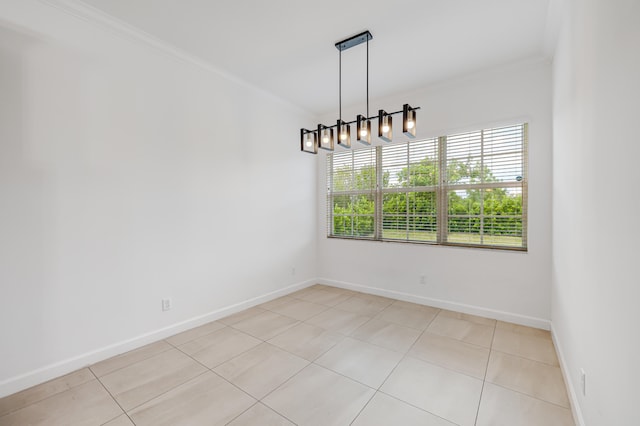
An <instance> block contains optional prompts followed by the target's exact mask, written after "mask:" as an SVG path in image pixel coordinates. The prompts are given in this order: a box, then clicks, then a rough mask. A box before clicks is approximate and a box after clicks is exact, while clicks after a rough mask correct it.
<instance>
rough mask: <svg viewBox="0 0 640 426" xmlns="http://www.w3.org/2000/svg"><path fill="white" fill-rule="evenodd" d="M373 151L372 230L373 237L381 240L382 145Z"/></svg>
mask: <svg viewBox="0 0 640 426" xmlns="http://www.w3.org/2000/svg"><path fill="white" fill-rule="evenodd" d="M375 153H376V163H375V164H376V167H375V170H376V188H375V191H376V192H375V194H374V200H375V201H374V208H373V213H374V225H373V232H374V239H376V240H381V239H382V226H383V225H382V204H383V195H382V188H383V186H384V181H383V173H382V147H380V146H376V147H375Z"/></svg>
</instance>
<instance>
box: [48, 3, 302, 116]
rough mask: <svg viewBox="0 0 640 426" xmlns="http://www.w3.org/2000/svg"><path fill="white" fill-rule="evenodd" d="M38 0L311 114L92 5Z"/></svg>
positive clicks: (119, 35) (123, 37)
mask: <svg viewBox="0 0 640 426" xmlns="http://www.w3.org/2000/svg"><path fill="white" fill-rule="evenodd" d="M38 1H39V2H40V3H42V4H45V5H47V6H50V7H53V8H55V9H58V10H60V11H61V12H64V13H66V14H68V15H72V16H74V17H76V18H78V19H80V20H82V21H84V22H86V23H88V24H90V25H92V26H94V27H96V28H99V29H101V30H105V31H108V32H110V33H111V34H114V35H115V36H117V37H120V38H122V39H125V40H128V41H130V42H133V43H137V44H138V45H142V46H144V47H147V48H150V49H152V50H155V51H157V52H160V53H163V54H165V55H168V56H170V57H173V58H175V59H178V60H179V61H181V62H184V63H187V64H190V65H195V66H196V67H199V68H201V69H204V70H206V71H208V72H211V73H214V74H217V75H218V76H220V77H223V78H225V79H227V80H229V81H231V82H233V83H235V84H238V85H240V86H242V87H245V88H249V89H252V90H255V91H258V92H260V93H262V94H264V95H266V96H268V97H270V98H272V99H274V100H276V101H278V102H281V103H283V104H286V105H288V106H290V107H292V108H295V109H296V110H299V111H302V112H304V113H305V114H307V115H310V116H314V114H313V113H312V112H310V111H309V110H307V109H305V108H303V107H301V106H300V105H296V104H294V103H293V102H291V101H288V100H286V99H283V98H281V97H279V96H278V95H276V94H274V93H272V92H269V91H267V90H265V89H263V88H262V87H259V86H256V85H254V84H252V83H250V82H248V81H246V80H244V79H242V78H239V77H238V76H236V75H234V74H231V73H229V72H228V71H225V70H223V69H221V68H219V67H217V66H215V65H213V64H212V63H210V62H208V61H205V60H203V59H202V58H200V57H199V56H196V55H193V54H190V53H188V52H186V51H185V50H183V49H181V48H179V47H176V46H174V45H172V44H170V43H167V42H166V41H164V40H161V39H159V38H158V37H155V36H153V35H151V34H149V33H147V32H145V31H143V30H141V29H139V28H137V27H135V26H133V25H131V24H128V23H126V22H125V21H123V20H121V19H118V18H116V17H114V16H112V15H109V14H108V13H106V12H103V11H102V10H100V9H98V8H96V7H94V6H91V5H88V4H86V3H84V2H83V1H81V0H38Z"/></svg>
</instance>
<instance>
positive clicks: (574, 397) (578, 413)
mask: <svg viewBox="0 0 640 426" xmlns="http://www.w3.org/2000/svg"><path fill="white" fill-rule="evenodd" d="M551 338H552V339H553V345H554V346H555V348H556V353H557V354H558V361H560V371H562V378H563V379H564V383H565V385H566V386H567V391H568V393H569V402H570V403H571V412H572V413H573V420H574V421H575V422H576V426H585V422H584V417H583V416H582V410H581V409H580V404H579V403H578V393H577V392H576V388H575V386H574V385H573V380H571V376H570V375H569V374H568V371H569V367H568V365H567V359H566V358H565V357H564V352H563V351H562V345H561V344H560V342H559V341H558V337H557V335H556V331H555V329H554V328H553V322H552V323H551Z"/></svg>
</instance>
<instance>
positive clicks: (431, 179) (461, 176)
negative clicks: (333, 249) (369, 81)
mask: <svg viewBox="0 0 640 426" xmlns="http://www.w3.org/2000/svg"><path fill="white" fill-rule="evenodd" d="M526 131H527V125H526V124H520V125H515V126H506V127H501V128H493V129H484V130H479V131H474V132H466V133H459V134H454V135H449V136H445V137H441V138H432V139H426V140H421V141H412V142H409V143H401V144H394V145H384V146H378V147H371V148H364V149H358V150H350V151H343V152H335V153H332V154H329V155H328V156H327V188H328V191H327V208H328V211H327V220H328V223H327V227H328V235H329V236H331V237H343V238H365V239H380V240H391V241H411V242H426V243H437V244H449V245H451V244H453V245H469V246H483V247H504V248H518V249H526V244H527V238H526V224H527V212H526V207H527V205H526V193H527V191H526V186H527V178H526V158H527V155H526ZM440 148H441V149H440ZM439 165H442V170H441V168H440V167H439ZM440 176H444V177H445V180H444V181H441V180H440ZM440 228H444V229H440Z"/></svg>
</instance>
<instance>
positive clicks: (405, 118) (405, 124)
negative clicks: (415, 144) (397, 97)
mask: <svg viewBox="0 0 640 426" xmlns="http://www.w3.org/2000/svg"><path fill="white" fill-rule="evenodd" d="M409 122H413V126H411V127H409ZM416 127H417V123H416V110H415V109H414V108H411V106H410V105H409V104H404V106H403V107H402V133H404V134H405V135H406V136H409V137H410V138H415V137H416Z"/></svg>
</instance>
